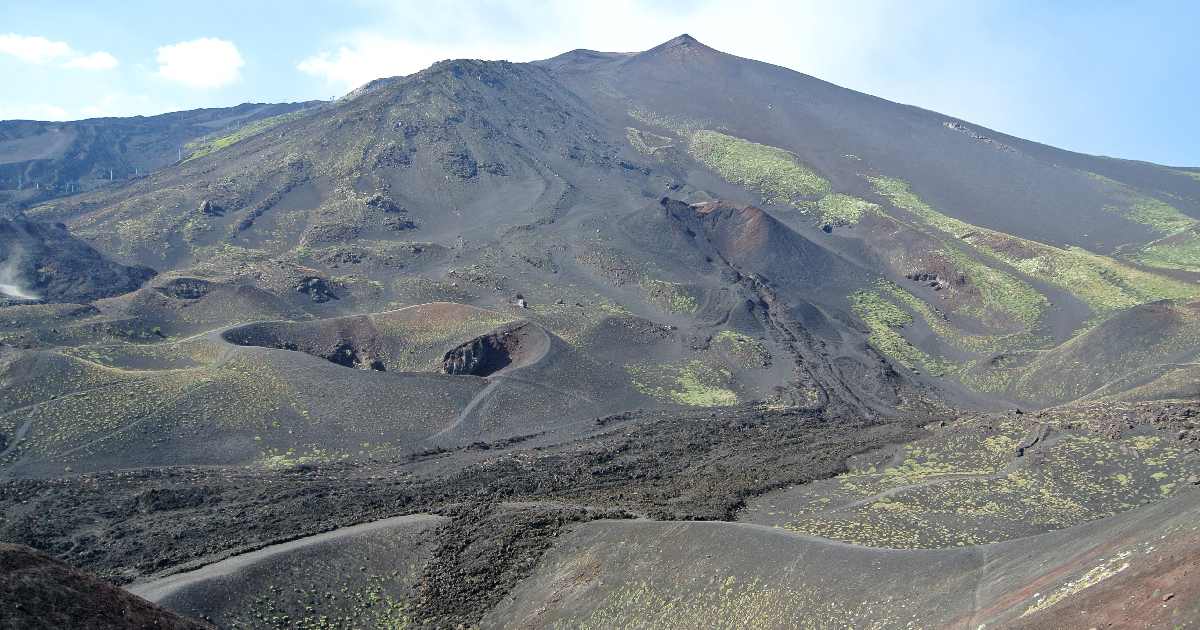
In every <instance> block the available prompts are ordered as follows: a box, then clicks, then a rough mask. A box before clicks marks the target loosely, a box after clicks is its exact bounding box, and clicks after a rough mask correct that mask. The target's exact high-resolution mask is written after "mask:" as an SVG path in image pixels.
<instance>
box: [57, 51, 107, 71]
mask: <svg viewBox="0 0 1200 630" xmlns="http://www.w3.org/2000/svg"><path fill="white" fill-rule="evenodd" d="M117 65H119V62H118V61H117V58H116V57H114V56H112V55H110V54H108V53H106V52H104V51H100V52H94V53H92V54H90V55H80V56H79V57H75V58H74V59H71V60H69V61H67V62H66V63H64V64H63V67H64V68H76V69H79V70H112V69H113V68H116V67H117Z"/></svg>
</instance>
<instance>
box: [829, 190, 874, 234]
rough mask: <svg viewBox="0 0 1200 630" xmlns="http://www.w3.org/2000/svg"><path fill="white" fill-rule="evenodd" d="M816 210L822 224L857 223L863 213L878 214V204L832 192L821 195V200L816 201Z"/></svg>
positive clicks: (843, 224) (844, 224)
mask: <svg viewBox="0 0 1200 630" xmlns="http://www.w3.org/2000/svg"><path fill="white" fill-rule="evenodd" d="M817 212H818V216H819V218H820V221H821V223H822V224H824V225H835V226H846V225H857V224H858V222H859V221H861V220H862V218H863V215H866V214H878V213H879V204H874V203H871V202H870V201H867V200H866V199H859V198H858V197H854V196H852V195H843V194H841V193H833V194H830V195H825V196H824V197H821V201H819V202H817Z"/></svg>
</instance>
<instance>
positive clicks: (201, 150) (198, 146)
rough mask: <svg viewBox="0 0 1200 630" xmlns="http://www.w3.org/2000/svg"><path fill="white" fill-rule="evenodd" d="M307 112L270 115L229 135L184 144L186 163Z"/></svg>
mask: <svg viewBox="0 0 1200 630" xmlns="http://www.w3.org/2000/svg"><path fill="white" fill-rule="evenodd" d="M307 113H308V110H307V109H301V110H297V111H294V112H289V113H286V114H279V115H278V116H270V117H267V118H262V119H259V120H256V121H254V122H252V123H248V124H246V125H243V126H242V127H240V128H239V129H237V130H236V131H234V132H233V133H231V134H228V135H224V136H220V137H217V138H205V139H201V140H194V141H192V142H189V143H187V144H185V145H184V146H183V148H184V149H186V150H187V151H189V153H188V156H187V157H186V158H184V160H183V161H184V162H185V163H186V162H191V161H192V160H196V159H199V158H202V157H204V156H206V155H209V154H211V153H215V152H217V151H220V150H221V149H224V148H225V147H228V146H231V145H234V144H237V143H238V142H241V141H242V140H245V139H246V138H249V137H250V136H253V135H257V134H259V133H262V132H264V131H266V130H268V129H271V128H272V127H277V126H279V125H282V124H283V123H286V122H289V121H292V120H296V119H298V118H300V117H301V116H304V115H305V114H307Z"/></svg>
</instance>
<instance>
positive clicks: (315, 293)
mask: <svg viewBox="0 0 1200 630" xmlns="http://www.w3.org/2000/svg"><path fill="white" fill-rule="evenodd" d="M296 291H297V292H298V293H303V294H305V295H307V296H308V297H309V298H311V299H312V301H314V302H317V303H318V304H320V303H323V302H328V301H330V300H336V299H338V296H337V294H336V293H334V292H333V287H331V286H329V283H328V282H326V281H325V279H324V278H318V277H316V276H307V277H305V278H302V279H301V280H300V282H299V283H297V284H296Z"/></svg>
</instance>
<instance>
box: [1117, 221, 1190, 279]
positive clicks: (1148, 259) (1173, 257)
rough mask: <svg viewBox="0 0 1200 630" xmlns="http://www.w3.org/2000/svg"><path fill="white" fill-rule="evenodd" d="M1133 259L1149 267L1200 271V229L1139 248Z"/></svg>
mask: <svg viewBox="0 0 1200 630" xmlns="http://www.w3.org/2000/svg"><path fill="white" fill-rule="evenodd" d="M1132 258H1133V260H1134V261H1135V262H1137V263H1140V264H1143V265H1146V266H1148V267H1158V268H1160V269H1180V270H1183V271H1193V272H1200V229H1197V228H1193V229H1191V230H1188V231H1185V232H1181V233H1179V234H1175V235H1173V236H1169V237H1167V238H1164V239H1159V240H1157V241H1154V242H1153V243H1150V244H1149V245H1147V246H1145V247H1143V248H1142V249H1140V250H1138V252H1137V253H1136V254H1134V255H1133V257H1132Z"/></svg>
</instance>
